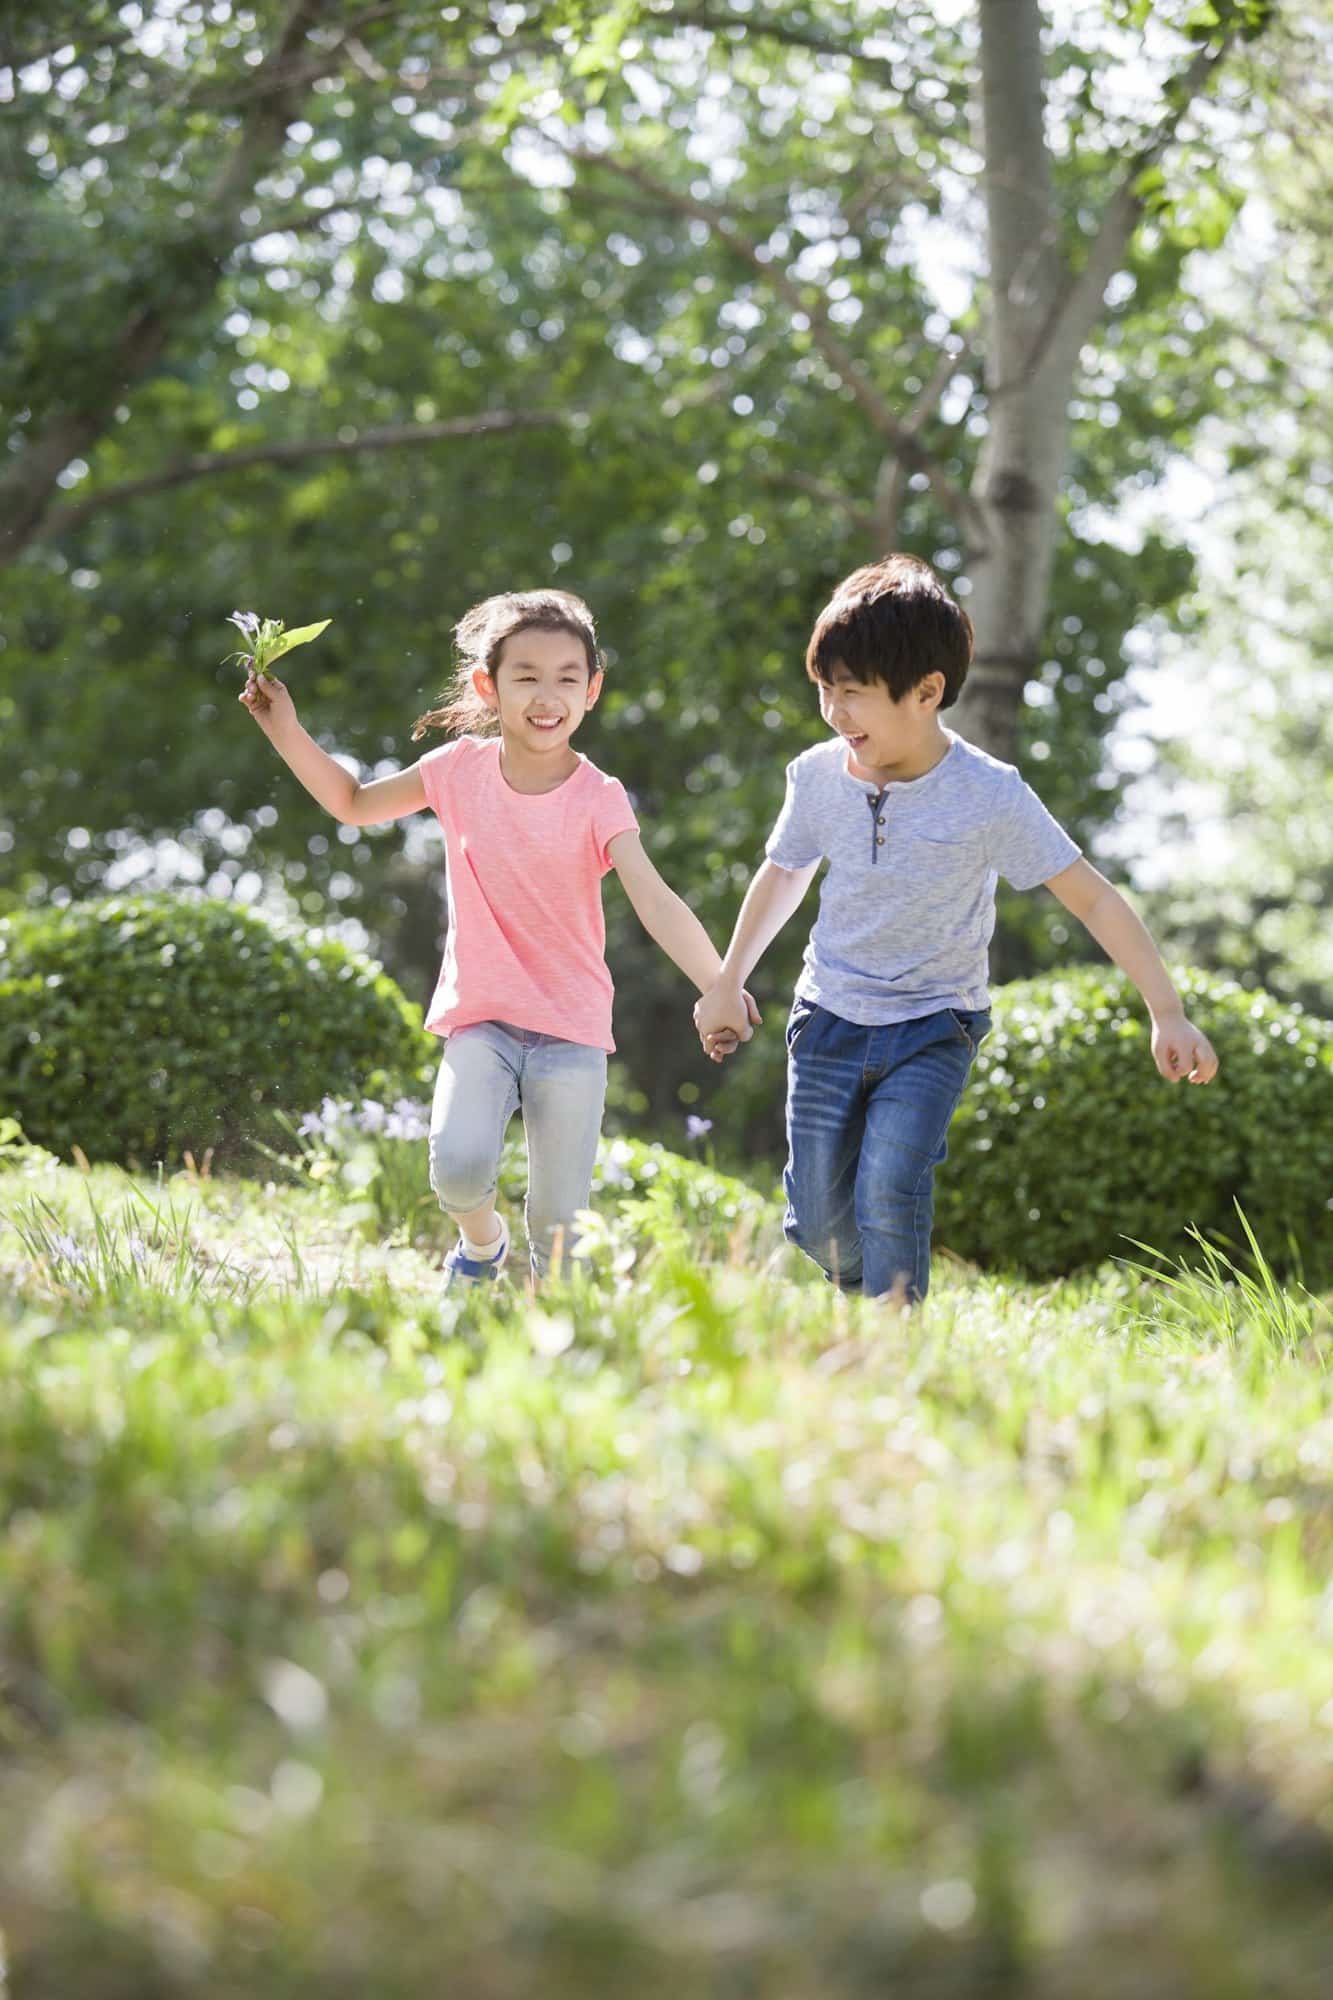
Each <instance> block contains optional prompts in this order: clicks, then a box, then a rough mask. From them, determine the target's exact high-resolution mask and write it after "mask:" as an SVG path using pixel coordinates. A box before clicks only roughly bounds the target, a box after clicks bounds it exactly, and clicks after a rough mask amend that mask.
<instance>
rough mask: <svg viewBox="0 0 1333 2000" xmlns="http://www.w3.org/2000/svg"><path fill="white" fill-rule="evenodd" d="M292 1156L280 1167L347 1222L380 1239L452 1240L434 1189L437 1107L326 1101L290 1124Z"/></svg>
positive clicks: (411, 1101)
mask: <svg viewBox="0 0 1333 2000" xmlns="http://www.w3.org/2000/svg"><path fill="white" fill-rule="evenodd" d="M287 1129H288V1131H289V1132H290V1133H291V1136H292V1139H293V1142H294V1144H295V1148H296V1150H295V1152H294V1153H293V1154H278V1153H274V1152H272V1151H271V1150H270V1149H269V1148H267V1147H265V1148H263V1149H262V1150H263V1151H265V1152H266V1153H268V1156H269V1158H271V1159H276V1160H278V1161H279V1162H280V1163H281V1164H282V1165H284V1166H287V1167H288V1168H290V1169H291V1170H292V1171H293V1172H295V1173H297V1174H299V1175H300V1176H301V1177H302V1178H303V1179H306V1180H309V1181H313V1182H314V1183H315V1185H316V1186H317V1187H320V1188H323V1189H325V1190H326V1191H327V1192H328V1193H329V1195H330V1196H331V1197H332V1198H333V1199H334V1200H336V1202H337V1204H338V1208H339V1213H340V1215H341V1217H342V1219H343V1220H344V1221H345V1222H346V1223H348V1224H349V1225H350V1226H352V1227H355V1228H357V1229H359V1230H360V1231H361V1232H362V1233H363V1234H364V1235H366V1236H368V1237H373V1238H387V1239H388V1240H389V1241H397V1242H402V1243H414V1242H416V1243H420V1242H425V1243H439V1242H443V1241H444V1240H445V1238H446V1236H448V1234H449V1233H450V1226H449V1223H448V1220H447V1218H446V1217H445V1216H444V1215H443V1214H442V1213H441V1210H440V1207H439V1204H438V1203H437V1201H436V1199H435V1196H434V1194H433V1193H432V1191H431V1186H430V1162H429V1155H428V1152H427V1147H426V1140H427V1137H428V1135H429V1133H430V1106H429V1105H428V1104H424V1103H422V1102H421V1101H420V1100H419V1099H418V1098H415V1097H399V1098H397V1099H396V1100H395V1101H394V1102H393V1103H392V1104H386V1103H383V1102H382V1101H381V1100H380V1099H379V1098H375V1097H366V1098H363V1099H362V1100H361V1102H360V1103H359V1104H356V1103H353V1102H352V1100H351V1099H350V1098H345V1097H326V1098H325V1099H324V1101H323V1103H322V1104H321V1105H320V1107H319V1109H318V1111H307V1112H306V1114H305V1115H304V1117H303V1118H301V1119H300V1120H299V1122H298V1123H296V1124H294V1125H293V1124H292V1123H291V1122H290V1121H287Z"/></svg>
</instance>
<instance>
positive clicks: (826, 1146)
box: [782, 1000, 870, 1292]
mask: <svg viewBox="0 0 1333 2000" xmlns="http://www.w3.org/2000/svg"><path fill="white" fill-rule="evenodd" d="M869 1032H870V1031H869V1030H868V1029H866V1028H858V1027H857V1026H856V1025H855V1024H854V1023H853V1022H851V1021H844V1020H842V1019H841V1017H840V1016H839V1015H837V1014H830V1013H829V1011H828V1009H827V1008H826V1007H816V1006H815V1005H814V1004H813V1003H812V1002H811V1001H808V1000H798V1001H797V1002H796V1004H795V1006H794V1007H793V1008H792V1013H791V1019H790V1021H789V1022H788V1024H787V1166H786V1171H785V1172H784V1174H783V1176H782V1186H783V1191H784V1193H785V1194H786V1197H787V1212H786V1215H785V1217H784V1218H783V1231H784V1233H785V1235H786V1238H787V1241H788V1242H789V1243H794V1244H795V1245H796V1246H797V1248H798V1249H800V1250H804V1252H805V1254H806V1256H807V1257H812V1258H813V1259H814V1261H815V1263H816V1264H818V1265H819V1267H820V1269H821V1270H822V1271H823V1272H824V1275H825V1276H826V1277H827V1278H830V1279H831V1280H832V1281H833V1283H834V1284H835V1285H837V1286H839V1287H840V1288H841V1290H843V1291H844V1292H859V1291H860V1290H861V1289H862V1274H861V1236H860V1232H859V1230H858V1228H857V1222H856V1163H857V1160H858V1158H859V1156H860V1152H861V1142H862V1139H863V1137H864V1132H865V1092H864V1087H863V1083H862V1070H863V1067H864V1063H865V1050H866V1041H867V1036H868V1034H869Z"/></svg>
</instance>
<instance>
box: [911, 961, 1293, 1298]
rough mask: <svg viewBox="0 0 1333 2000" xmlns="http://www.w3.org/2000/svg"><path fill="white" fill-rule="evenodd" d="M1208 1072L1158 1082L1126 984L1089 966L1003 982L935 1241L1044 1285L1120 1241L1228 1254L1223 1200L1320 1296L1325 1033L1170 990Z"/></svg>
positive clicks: (960, 1120)
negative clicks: (1223, 1245) (1200, 1078)
mask: <svg viewBox="0 0 1333 2000" xmlns="http://www.w3.org/2000/svg"><path fill="white" fill-rule="evenodd" d="M1176 983H1177V985H1178V986H1179V988H1180V991H1181V995H1182V998H1183V999H1184V1002H1185V1010H1186V1012H1187V1014H1188V1015H1189V1017H1190V1019H1191V1020H1192V1021H1193V1022H1194V1023H1195V1025H1196V1027H1198V1028H1200V1029H1202V1031H1203V1032H1204V1034H1206V1035H1207V1036H1208V1038H1209V1040H1210V1041H1211V1042H1212V1044H1213V1046H1214V1048H1215V1049H1216V1050H1217V1053H1218V1058H1219V1061H1220V1065H1221V1067H1220V1070H1219V1072H1218V1075H1217V1077H1216V1078H1215V1080H1214V1081H1213V1082H1212V1083H1211V1084H1208V1085H1206V1086H1204V1087H1199V1086H1196V1085H1192V1084H1186V1083H1180V1084H1175V1085H1172V1084H1168V1083H1166V1082H1165V1081H1164V1080H1163V1079H1162V1078H1161V1077H1159V1076H1158V1074H1157V1070H1156V1068H1155V1066H1154V1064H1153V1060H1152V1055H1151V1050H1150V1023H1149V1020H1148V1016H1147V1011H1146V1009H1145V1008H1144V1006H1143V1002H1142V1001H1141V1000H1140V999H1139V996H1138V994H1137V993H1136V992H1135V991H1134V989H1133V987H1132V986H1131V985H1130V983H1129V981H1128V980H1127V979H1125V978H1124V977H1123V976H1122V975H1121V974H1119V973H1118V972H1116V971H1114V970H1113V969H1111V968H1109V967H1108V968H1104V969H1103V968H1099V967H1088V968H1078V969H1075V970H1072V971H1069V972H1061V973H1055V974H1048V975H1047V976H1046V977H1044V978H1041V979H1031V980H1023V981H1018V982H1016V983H1015V984H1013V985H1012V986H1007V987H1002V988H1000V989H999V990H998V991H997V993H996V996H995V1011H994V1027H993V1029H992V1031H991V1034H990V1035H989V1036H988V1038H987V1040H986V1042H985V1043H984V1044H983V1047H982V1051H981V1055H980V1057H979V1058H978V1061H977V1065H976V1069H975V1072H974V1074H973V1077H972V1080H971V1082H970V1083H969V1085H968V1088H967V1090H966V1091H965V1092H964V1095H963V1101H962V1104H961V1105H960V1107H959V1110H958V1113H957V1116H956V1117H955V1119H954V1122H953V1125H952V1127H951V1129H950V1132H949V1160H948V1164H947V1165H946V1166H945V1167H944V1168H943V1169H942V1170H941V1173H940V1176H939V1190H938V1200H937V1204H936V1216H937V1223H936V1241H937V1242H938V1243H939V1244H940V1245H941V1246H943V1247H947V1248H948V1249H950V1250H954V1251H957V1252H958V1253H959V1254H960V1255H962V1256H964V1257H968V1258H971V1259H973V1260H975V1261H976V1262H978V1263H982V1264H987V1265H996V1266H1001V1267H1007V1268H1010V1269H1014V1270H1018V1271H1022V1272H1024V1273H1026V1274H1027V1275H1029V1276H1035V1277H1057V1276H1062V1275H1064V1274H1066V1273H1068V1272H1070V1271H1075V1270H1078V1269H1080V1268H1082V1267H1085V1266H1088V1265H1092V1264H1097V1263H1099V1262H1100V1261H1101V1260H1102V1259H1104V1258H1106V1257H1110V1256H1116V1255H1121V1256H1128V1257H1130V1258H1135V1257H1137V1256H1138V1254H1139V1253H1138V1252H1137V1251H1135V1250H1134V1249H1133V1247H1132V1244H1131V1241H1130V1239H1131V1238H1137V1239H1138V1240H1139V1241H1140V1242H1143V1243H1147V1244H1151V1245H1152V1246H1153V1247H1154V1249H1157V1250H1161V1251H1165V1252H1167V1253H1169V1254H1176V1253H1179V1252H1181V1251H1183V1250H1187V1249H1188V1248H1189V1247H1190V1238H1189V1236H1188V1235H1187V1227H1188V1225H1189V1224H1191V1223H1193V1224H1194V1225H1196V1226H1197V1227H1198V1228H1199V1229H1200V1230H1202V1231H1203V1232H1204V1233H1205V1234H1206V1235H1210V1236H1213V1237H1214V1238H1222V1239H1224V1240H1225V1241H1227V1242H1228V1243H1231V1244H1236V1243H1239V1244H1240V1246H1241V1247H1242V1248H1243V1237H1242V1234H1241V1229H1240V1224H1239V1220H1238V1218H1237V1215H1236V1207H1235V1204H1236V1203H1237V1202H1239V1203H1240V1205H1241V1207H1242V1208H1243V1209H1244V1211H1245V1214H1246V1216H1247V1218H1248V1220H1249V1222H1250V1225H1251V1227H1252V1228H1253V1229H1254V1231H1255V1234H1256V1236H1257V1237H1258V1240H1259V1243H1260V1246H1261V1248H1262V1250H1263V1252H1264V1254H1265V1256H1266V1257H1267V1258H1268V1260H1269V1261H1270V1263H1271V1264H1272V1265H1273V1267H1274V1268H1275V1269H1276V1270H1278V1271H1280V1272H1282V1273H1283V1274H1284V1275H1286V1274H1290V1273H1293V1272H1294V1273H1298V1274H1300V1275H1303V1276H1304V1278H1305V1281H1306V1282H1307V1283H1308V1284H1310V1285H1313V1286H1316V1287H1320V1286H1326V1285H1333V1024H1330V1023H1328V1022H1324V1021H1317V1020H1313V1019H1311V1018H1310V1017H1309V1016H1308V1015H1306V1014H1303V1013H1301V1012H1300V1011H1299V1010H1298V1009H1295V1008H1292V1007H1287V1006H1283V1005H1281V1004H1280V1003H1279V1002H1277V1001H1275V1000H1273V999H1271V998H1270V997H1269V996H1268V995H1267V994H1265V993H1258V992H1253V991H1246V990H1245V989H1244V988H1242V987H1240V986H1238V985H1236V984H1235V983H1234V982H1232V981H1229V980H1223V979H1219V978H1214V977H1210V976H1207V975H1204V974H1198V973H1187V974H1180V975H1178V976H1177V980H1176Z"/></svg>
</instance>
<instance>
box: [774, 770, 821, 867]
mask: <svg viewBox="0 0 1333 2000" xmlns="http://www.w3.org/2000/svg"><path fill="white" fill-rule="evenodd" d="M804 776H805V773H804V772H803V771H802V769H801V760H800V758H799V757H798V758H794V759H793V760H792V762H791V763H790V764H788V766H787V796H786V797H785V798H784V799H783V801H782V811H781V812H780V813H779V814H778V816H777V820H776V821H775V823H774V826H773V831H772V833H770V834H769V836H768V839H767V840H766V841H765V843H764V854H765V856H766V858H767V859H768V860H769V861H771V862H772V863H773V865H774V867H775V868H808V867H809V866H810V863H811V862H812V861H822V860H823V858H824V848H823V845H822V843H821V842H820V840H819V839H818V837H817V836H816V834H815V832H814V828H813V826H812V825H811V814H810V811H809V804H808V800H807V798H806V795H805V794H806V787H805V784H804V783H803V779H804Z"/></svg>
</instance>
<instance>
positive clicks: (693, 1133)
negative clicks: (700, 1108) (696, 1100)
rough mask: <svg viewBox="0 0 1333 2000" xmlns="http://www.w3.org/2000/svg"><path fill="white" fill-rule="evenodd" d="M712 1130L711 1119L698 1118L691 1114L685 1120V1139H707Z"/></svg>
mask: <svg viewBox="0 0 1333 2000" xmlns="http://www.w3.org/2000/svg"><path fill="white" fill-rule="evenodd" d="M712 1129H713V1121H712V1119H711V1118H696V1117H695V1115H694V1113H693V1112H691V1113H690V1115H689V1117H688V1118H687V1119H686V1120H685V1137H686V1138H687V1139H706V1138H707V1137H708V1134H709V1133H710V1132H711V1131H712Z"/></svg>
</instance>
